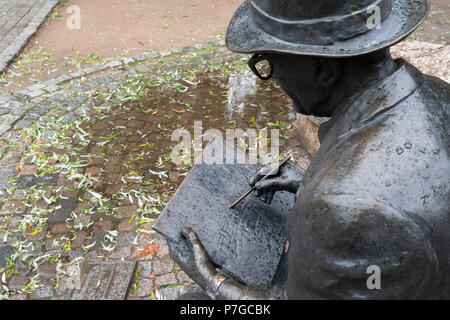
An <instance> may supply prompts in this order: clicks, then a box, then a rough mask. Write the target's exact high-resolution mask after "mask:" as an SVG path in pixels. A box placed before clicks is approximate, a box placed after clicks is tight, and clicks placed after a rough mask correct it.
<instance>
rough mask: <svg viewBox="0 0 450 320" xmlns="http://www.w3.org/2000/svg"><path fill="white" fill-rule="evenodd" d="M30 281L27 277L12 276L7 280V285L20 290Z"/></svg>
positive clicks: (11, 288)
mask: <svg viewBox="0 0 450 320" xmlns="http://www.w3.org/2000/svg"><path fill="white" fill-rule="evenodd" d="M29 282H30V281H29V280H28V278H27V277H22V276H12V277H11V278H10V279H9V281H8V287H9V289H10V290H20V289H22V288H23V287H24V286H26V285H27V284H28V283H29Z"/></svg>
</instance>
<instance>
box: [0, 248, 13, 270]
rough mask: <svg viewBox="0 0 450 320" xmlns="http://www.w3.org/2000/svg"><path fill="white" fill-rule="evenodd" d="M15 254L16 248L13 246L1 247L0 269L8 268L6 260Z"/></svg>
mask: <svg viewBox="0 0 450 320" xmlns="http://www.w3.org/2000/svg"><path fill="white" fill-rule="evenodd" d="M13 254H14V248H13V247H11V246H1V247H0V269H2V268H5V267H6V264H7V262H6V258H9V257H11V255H13Z"/></svg>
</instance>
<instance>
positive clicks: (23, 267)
mask: <svg viewBox="0 0 450 320" xmlns="http://www.w3.org/2000/svg"><path fill="white" fill-rule="evenodd" d="M14 270H15V271H16V272H17V275H19V276H23V277H25V276H28V274H29V273H30V271H31V268H30V266H29V265H28V264H27V263H25V262H23V261H22V260H20V259H16V261H15V262H14Z"/></svg>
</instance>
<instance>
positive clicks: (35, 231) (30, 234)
mask: <svg viewBox="0 0 450 320" xmlns="http://www.w3.org/2000/svg"><path fill="white" fill-rule="evenodd" d="M36 233H38V228H36V230H34V231H33V232H32V233H28V235H29V236H34V235H35V234H36Z"/></svg>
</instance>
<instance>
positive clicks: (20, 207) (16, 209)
mask: <svg viewBox="0 0 450 320" xmlns="http://www.w3.org/2000/svg"><path fill="white" fill-rule="evenodd" d="M25 210H26V207H25V205H24V204H23V203H22V202H21V201H18V200H14V201H10V202H7V203H5V204H4V205H3V207H2V208H1V209H0V216H1V215H6V214H21V213H24V212H25Z"/></svg>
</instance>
